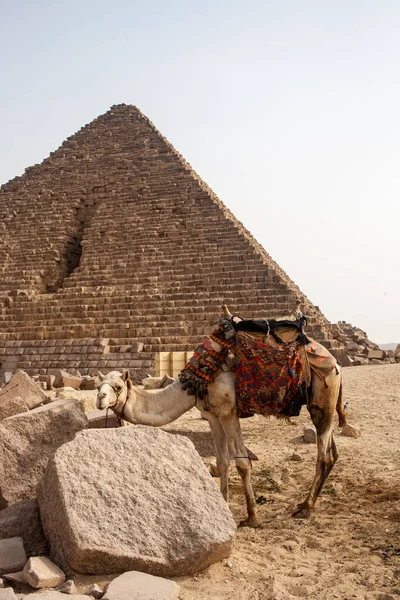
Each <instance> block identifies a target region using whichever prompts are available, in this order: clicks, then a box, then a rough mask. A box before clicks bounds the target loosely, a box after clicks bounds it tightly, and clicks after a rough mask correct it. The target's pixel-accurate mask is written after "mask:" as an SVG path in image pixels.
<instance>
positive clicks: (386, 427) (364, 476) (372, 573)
mask: <svg viewBox="0 0 400 600" xmlns="http://www.w3.org/2000/svg"><path fill="white" fill-rule="evenodd" d="M344 395H345V402H347V403H348V407H347V409H346V414H347V418H348V422H349V423H351V424H353V425H357V426H359V427H360V428H361V431H362V435H361V437H360V438H358V439H354V438H349V437H344V436H342V435H341V434H340V432H339V431H338V429H337V427H336V436H335V439H336V443H337V446H338V450H339V460H338V462H337V463H336V465H335V468H334V469H333V471H332V473H331V475H330V477H329V479H328V482H327V484H326V487H325V488H324V490H323V492H322V496H321V497H320V499H319V501H318V503H317V505H316V509H315V511H314V514H313V516H312V517H311V518H310V519H308V520H297V519H293V518H292V517H291V512H292V510H293V509H294V508H295V506H296V504H297V503H298V502H300V501H301V500H302V499H303V498H304V497H305V494H306V492H307V490H308V488H309V486H310V483H311V480H312V477H313V473H314V468H315V458H316V446H315V445H314V444H305V443H303V441H302V431H303V426H304V425H305V424H308V423H310V420H309V417H308V413H307V410H306V409H305V408H303V410H302V413H301V415H300V417H298V418H296V419H293V425H287V424H283V423H282V422H279V421H277V420H275V419H272V418H271V419H265V418H263V417H258V416H257V417H253V418H251V419H245V420H243V421H242V428H243V431H244V435H245V441H246V444H247V446H248V447H249V448H250V449H251V450H252V451H253V452H255V453H256V454H257V455H258V457H259V461H254V462H253V481H254V488H255V493H256V497H261V496H264V497H265V500H266V502H265V503H264V504H261V505H260V508H259V512H260V516H261V522H262V525H261V527H260V528H259V529H249V528H239V529H238V532H237V539H236V544H235V550H234V552H233V554H232V555H231V557H230V559H229V561H224V564H222V563H218V564H214V565H212V566H211V567H209V568H208V569H206V570H205V571H203V572H202V573H199V574H198V575H197V576H194V577H187V578H180V579H177V580H176V581H178V583H179V584H180V586H181V594H180V596H179V597H180V599H181V600H206V599H207V600H227V599H235V600H269V599H276V600H278V599H279V600H289V599H292V600H294V599H297V598H299V599H300V598H308V599H310V600H314V599H315V600H317V599H318V600H333V599H335V598H339V599H340V600H353V599H357V600H372V599H374V600H390V599H391V598H396V597H398V595H399V594H400V480H399V472H400V469H399V467H400V440H399V433H400V413H399V409H400V364H395V365H390V364H388V365H382V366H376V365H373V366H365V367H353V368H347V369H344ZM169 428H170V429H172V430H175V431H180V432H182V433H183V432H187V433H189V435H190V437H192V439H193V441H195V443H196V445H197V446H198V448H199V449H200V451H201V454H205V453H207V452H208V453H209V452H210V450H209V449H208V448H209V443H208V441H207V440H208V433H207V432H208V425H207V423H206V421H204V420H201V419H199V413H198V412H197V411H196V409H193V411H191V412H190V413H187V414H185V415H183V417H181V418H180V419H179V420H178V421H176V422H175V423H173V424H171V425H170V426H169ZM294 453H295V454H297V455H299V457H301V460H299V459H298V457H297V460H294V459H293V454H294ZM207 460H211V458H206V461H207ZM230 482H231V485H230V501H229V504H230V507H231V509H232V512H233V514H234V517H235V520H236V521H237V522H238V523H239V521H240V520H241V519H242V518H244V516H245V505H244V496H243V494H242V490H241V483H240V479H239V477H238V476H237V474H236V470H235V469H234V467H232V470H231V479H230Z"/></svg>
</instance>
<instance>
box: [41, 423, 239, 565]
mask: <svg viewBox="0 0 400 600" xmlns="http://www.w3.org/2000/svg"><path fill="white" fill-rule="evenodd" d="M124 457H129V460H125V459H124ZM122 482H123V484H122ZM88 490H90V493H88ZM38 502H39V505H40V513H41V518H42V524H43V529H44V531H45V534H46V537H47V539H48V540H49V543H50V556H51V558H52V559H53V560H54V561H55V562H56V564H58V565H59V566H60V567H61V568H63V570H64V571H65V572H66V573H69V572H70V571H72V570H75V571H77V572H79V573H91V574H102V573H118V572H119V573H121V572H124V571H129V570H133V569H134V570H141V571H144V572H148V573H151V574H155V575H161V576H164V577H171V576H180V575H188V574H192V573H195V572H197V571H200V570H202V569H204V568H205V567H206V566H208V565H210V564H212V563H214V562H217V561H219V560H221V559H222V558H225V557H227V556H229V554H230V552H231V550H232V546H233V539H234V536H235V531H236V525H235V522H234V521H233V518H232V515H231V513H230V511H229V508H228V506H227V504H226V503H225V501H224V500H223V498H222V495H221V493H220V491H219V489H218V488H217V486H216V485H215V483H214V482H213V480H212V479H211V477H210V475H209V473H208V471H207V469H206V467H205V466H204V464H203V462H202V460H201V458H200V456H199V455H198V453H197V452H196V450H195V448H194V446H193V444H192V443H191V442H190V441H189V440H187V439H186V438H184V437H183V436H175V435H172V434H168V433H166V432H164V431H161V430H159V429H156V428H152V427H145V426H141V425H136V426H135V427H124V428H120V429H107V430H96V429H92V430H86V431H82V432H80V433H78V434H77V436H76V438H75V440H73V441H72V442H69V443H67V444H64V445H63V446H62V447H61V448H59V449H58V450H57V452H56V453H55V456H54V458H53V459H52V460H51V461H50V463H49V466H48V468H47V470H46V473H45V476H44V478H43V480H42V482H41V484H40V486H39V489H38ZM110 510H111V513H112V518H110V514H111V513H110Z"/></svg>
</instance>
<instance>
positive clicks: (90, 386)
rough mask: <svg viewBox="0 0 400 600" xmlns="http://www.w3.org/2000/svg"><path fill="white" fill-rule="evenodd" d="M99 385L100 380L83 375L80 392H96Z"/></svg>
mask: <svg viewBox="0 0 400 600" xmlns="http://www.w3.org/2000/svg"><path fill="white" fill-rule="evenodd" d="M99 385H100V379H99V378H98V377H90V376H89V375H84V376H83V377H82V383H81V390H97V388H98V387H99Z"/></svg>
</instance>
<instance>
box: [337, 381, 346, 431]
mask: <svg viewBox="0 0 400 600" xmlns="http://www.w3.org/2000/svg"><path fill="white" fill-rule="evenodd" d="M336 411H337V414H338V416H339V427H344V426H345V425H346V415H345V414H344V406H343V380H342V374H341V373H340V388H339V395H338V399H337V403H336Z"/></svg>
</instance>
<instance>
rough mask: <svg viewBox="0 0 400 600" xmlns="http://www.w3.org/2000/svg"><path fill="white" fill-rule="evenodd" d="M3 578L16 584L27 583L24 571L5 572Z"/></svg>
mask: <svg viewBox="0 0 400 600" xmlns="http://www.w3.org/2000/svg"><path fill="white" fill-rule="evenodd" d="M3 579H5V580H6V581H9V582H10V583H14V584H16V585H26V581H25V579H24V575H23V572H22V571H17V572H16V573H3Z"/></svg>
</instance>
